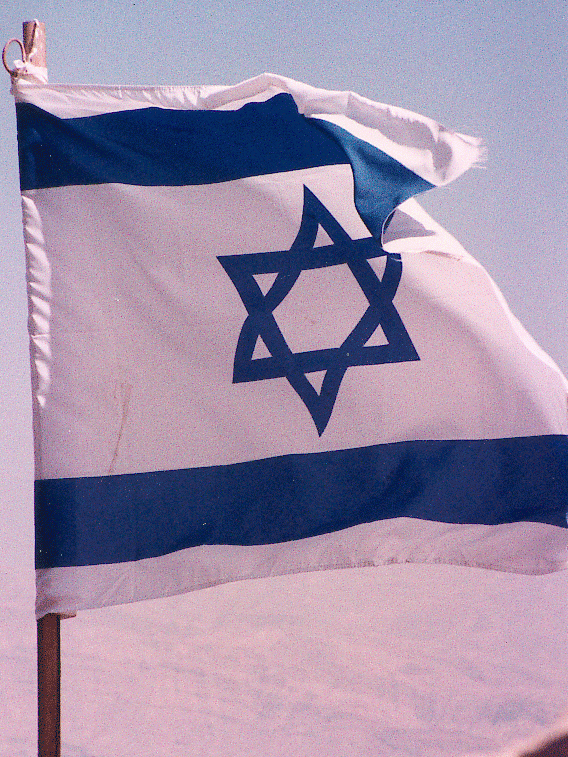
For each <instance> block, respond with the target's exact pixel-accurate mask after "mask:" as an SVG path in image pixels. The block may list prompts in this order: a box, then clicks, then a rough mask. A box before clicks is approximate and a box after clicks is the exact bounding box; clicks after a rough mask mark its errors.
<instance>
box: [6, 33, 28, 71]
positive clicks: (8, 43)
mask: <svg viewBox="0 0 568 757" xmlns="http://www.w3.org/2000/svg"><path fill="white" fill-rule="evenodd" d="M13 42H15V43H16V44H17V45H19V46H20V50H21V51H22V61H23V62H24V63H25V62H26V60H27V55H26V51H25V48H24V44H23V42H21V41H20V40H19V39H17V38H16V37H12V39H9V40H8V41H7V42H6V44H5V45H4V49H3V50H2V63H3V64H4V68H5V69H6V71H7V72H8V73H9V74H10V76H11V77H12V78H15V77H16V76H17V75H18V69H17V68H10V67H9V66H8V64H7V62H6V53H7V52H8V48H9V47H10V45H11V44H12V43H13Z"/></svg>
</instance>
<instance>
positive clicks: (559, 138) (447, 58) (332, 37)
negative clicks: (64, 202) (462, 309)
mask: <svg viewBox="0 0 568 757" xmlns="http://www.w3.org/2000/svg"><path fill="white" fill-rule="evenodd" d="M567 16H568V3H566V2H565V0H540V2H538V3H537V2H534V0H515V2H513V3H511V2H510V0H507V2H505V0H463V1H462V2H460V0H452V2H447V1H446V0H398V2H397V1H396V0H395V1H394V2H388V3H387V2H384V1H383V0H374V1H373V2H360V0H350V1H349V2H331V1H329V0H306V1H305V2H304V3H302V4H293V3H290V2H289V0H286V2H284V0H240V1H239V0H230V1H229V0H217V1H216V2H212V1H211V0H202V2H201V3H199V4H197V3H188V2H186V1H185V0H176V2H175V3H174V2H164V0H152V2H150V1H149V0H128V1H127V2H125V1H122V0H121V1H120V2H119V1H118V0H115V1H114V2H112V1H111V0H81V1H80V2H79V1H78V0H70V1H67V2H63V3H62V2H57V3H55V2H51V0H38V2H36V3H27V2H25V1H24V0H18V2H16V1H15V0H4V1H3V3H2V9H1V10H0V21H1V23H0V31H1V33H2V34H1V35H0V38H2V41H5V40H7V39H8V38H10V37H13V36H18V37H20V36H21V22H22V21H23V20H26V19H31V18H34V17H36V18H39V19H40V20H41V21H44V22H45V23H46V26H47V49H48V68H49V75H50V80H51V81H52V82H64V83H73V82H80V83H92V84H115V83H117V84H147V83H149V84H167V83H173V84H209V83H211V84H231V83H235V82H237V81H240V80H242V79H245V78H249V77H251V76H254V75H256V74H258V73H261V72H263V71H273V72H275V73H280V74H283V75H286V76H289V77H292V78H295V79H299V80H302V81H305V82H307V83H310V84H313V85H316V86H321V87H325V88H329V89H351V90H355V91H357V92H359V93H360V94H363V95H365V96H367V97H370V98H372V99H375V100H379V101H382V102H388V103H392V104H395V105H400V106H403V107H406V108H409V109H411V110H415V111H417V112H420V113H423V114H425V115H428V116H431V117H433V118H435V119H437V120H438V121H440V122H441V123H443V124H445V125H447V126H450V127H453V128H455V129H456V130H458V131H461V132H464V133H466V134H471V135H474V136H480V137H482V138H483V139H484V140H485V142H486V144H487V148H488V160H487V164H486V167H485V168H482V169H472V170H471V171H470V172H469V173H468V174H467V175H466V176H464V177H463V178H461V179H460V180H458V181H457V182H455V183H454V184H452V185H450V186H449V187H446V188H443V189H437V190H432V191H431V192H430V193H429V194H427V195H423V196H422V198H421V202H422V203H423V204H424V205H425V206H426V208H427V209H428V210H429V212H431V213H432V215H433V216H434V217H435V218H436V219H437V220H438V221H440V222H441V223H442V224H443V225H445V226H446V228H447V229H448V230H449V231H451V232H452V233H453V234H454V235H455V236H456V237H457V238H458V239H459V240H460V241H461V242H462V244H463V245H464V246H465V247H466V248H467V249H468V250H469V251H470V252H471V253H472V254H473V255H474V256H475V257H477V258H478V259H479V260H480V261H481V262H482V263H483V264H484V265H485V266H486V267H487V268H488V270H489V272H490V273H491V274H492V275H493V277H494V278H495V280H496V281H497V283H498V284H499V286H500V287H501V289H502V290H503V292H504V293H505V296H506V297H507V299H508V301H509V303H510V305H511V308H512V310H513V312H514V313H515V314H516V315H517V316H518V317H519V318H520V319H521V321H522V322H523V323H524V324H525V326H526V327H527V328H528V330H529V331H530V332H531V333H532V335H533V336H534V337H535V338H536V339H537V341H538V342H539V343H540V344H541V345H542V346H543V347H544V348H545V349H546V350H547V351H548V352H549V353H550V354H551V356H552V357H553V358H554V359H555V360H556V361H557V362H558V363H559V365H560V366H561V368H562V369H563V370H564V372H568V336H567V333H566V331H567V329H566V327H567V318H566V302H567V298H566V281H567V278H568V258H567V255H566V252H567V250H566V240H567V232H566V229H567V220H568V219H567V202H566V197H567V194H566V175H567V169H568V165H567V163H568V161H567V156H568V147H567V127H566V124H567V123H568V109H567V100H566V83H567V82H566V64H567V62H568V60H567V58H568V56H567V54H566V53H567V40H568V23H567V20H568V19H567ZM11 49H12V50H14V55H13V56H12V57H16V54H15V48H11ZM3 81H4V93H3V95H2V96H1V97H0V108H1V116H0V126H1V133H0V144H1V150H2V153H1V166H2V176H3V184H2V189H3V191H2V193H1V195H0V216H1V221H0V240H1V245H2V253H1V255H0V271H1V274H0V275H1V280H2V296H1V297H0V313H1V319H2V330H1V332H0V333H1V335H2V356H3V359H2V371H1V372H0V396H1V404H0V418H1V437H0V445H1V446H0V501H1V503H2V505H1V508H0V540H1V541H0V543H1V545H2V546H1V549H0V561H1V562H4V563H7V564H10V563H12V564H13V562H14V561H16V563H17V564H18V565H20V566H31V562H32V550H31V545H32V499H31V496H32V456H31V450H32V445H31V428H30V400H29V379H28V353H27V335H26V315H27V306H26V298H25V286H24V256H23V244H22V233H21V220H20V208H19V194H18V176H17V154H16V142H15V119H14V109H13V101H12V98H11V96H10V94H9V84H10V82H9V77H8V75H7V74H6V75H5V77H4V80H3ZM480 318H483V313H480Z"/></svg>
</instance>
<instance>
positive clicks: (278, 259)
mask: <svg viewBox="0 0 568 757" xmlns="http://www.w3.org/2000/svg"><path fill="white" fill-rule="evenodd" d="M319 226H321V227H322V228H323V229H324V230H325V231H326V232H327V234H328V236H329V238H330V239H331V241H332V243H333V244H330V245H325V246H323V247H314V243H315V240H316V236H317V232H318V227H319ZM381 256H386V266H385V270H384V273H383V276H382V278H379V277H378V276H377V274H376V273H375V271H374V270H373V268H372V266H371V265H370V264H369V262H368V261H369V259H371V258H377V257H381ZM218 260H219V262H220V263H221V265H222V266H223V268H224V269H225V271H226V272H227V274H228V276H229V277H230V279H231V281H232V282H233V284H234V285H235V287H236V289H237V291H238V293H239V295H240V296H241V299H242V301H243V304H244V306H245V308H246V309H247V313H248V315H247V317H246V319H245V322H244V323H243V327H242V329H241V333H240V335H239V338H238V342H237V347H236V351H235V360H234V367H233V383H235V384H236V383H241V382H246V381H265V380H267V379H272V378H286V379H287V380H288V381H289V383H290V385H291V387H292V388H293V389H294V391H295V392H296V393H297V394H298V396H299V397H300V399H301V400H302V402H303V403H304V405H305V406H306V408H307V410H308V412H309V413H310V415H311V417H312V420H313V422H314V424H315V426H316V429H317V431H318V434H319V435H320V436H321V435H322V434H323V432H324V431H325V428H326V426H327V424H328V422H329V419H330V418H331V414H332V412H333V407H334V405H335V401H336V399H337V395H338V393H339V388H340V385H341V382H342V380H343V377H344V375H345V372H346V371H347V369H348V368H351V367H352V366H356V365H357V366H363V365H380V364H383V363H402V362H406V361H411V360H419V359H420V358H419V357H418V353H417V352H416V350H415V349H414V345H413V344H412V341H411V339H410V336H409V335H408V332H407V331H406V329H405V327H404V324H403V322H402V320H401V319H400V316H399V314H398V312H397V311H396V308H395V306H394V304H393V299H394V296H395V294H396V290H397V288H398V285H399V282H400V277H401V275H402V261H401V259H400V255H398V254H393V253H388V252H386V251H385V250H383V248H382V247H381V244H380V242H378V241H377V240H376V239H374V238H373V237H365V238H363V239H351V237H350V236H349V235H348V234H347V232H346V231H345V230H344V229H343V228H342V226H341V225H340V224H339V223H338V222H337V221H336V219H335V218H334V217H333V216H332V215H331V213H330V212H329V211H328V210H327V208H325V207H324V205H323V204H322V203H321V202H320V201H319V200H318V198H317V197H316V196H315V195H314V194H313V193H312V192H311V191H310V190H309V189H308V188H307V187H304V208H303V213H302V220H301V223H300V229H299V231H298V234H297V236H296V239H295V240H294V242H293V243H292V246H291V247H290V249H289V250H286V251H284V252H261V253H253V254H249V255H246V254H245V255H223V256H219V258H218ZM342 264H343V265H347V266H348V267H349V270H350V271H351V273H352V274H353V276H354V277H355V280H356V281H357V283H358V284H359V286H360V287H361V289H362V291H363V294H364V295H365V297H366V298H367V301H368V303H369V306H368V308H367V309H366V310H365V312H364V313H363V315H362V317H361V319H360V321H359V322H358V323H357V325H356V326H355V328H354V329H353V330H352V331H351V333H350V334H349V336H348V337H347V339H345V341H344V342H343V344H341V345H340V346H339V347H335V348H330V349H321V350H310V351H308V352H297V353H294V352H292V351H291V349H290V347H289V346H288V344H287V342H286V340H285V338H284V336H283V335H282V332H281V331H280V328H279V327H278V324H277V323H276V320H275V318H274V310H275V309H276V308H277V307H278V305H280V303H281V302H282V301H283V300H284V298H285V297H286V296H287V295H288V294H289V292H290V290H291V289H292V287H293V286H294V284H295V283H296V281H297V280H298V277H299V276H300V274H301V272H302V271H308V270H313V269H316V268H324V267H327V266H334V265H342ZM261 273H276V274H277V276H276V279H275V280H274V283H273V284H272V286H271V287H270V289H269V290H268V292H266V294H263V292H262V290H261V288H260V287H259V285H258V283H257V282H256V281H255V278H254V277H255V275H257V274H261ZM378 326H381V328H382V330H383V332H384V335H385V337H386V339H387V344H382V345H379V346H366V342H367V341H368V340H369V339H370V337H371V336H372V335H373V333H374V332H375V330H376V329H377V328H378ZM259 338H260V339H262V341H263V342H264V344H265V345H266V347H267V349H268V351H269V352H270V357H262V358H254V359H253V352H254V349H255V346H256V343H257V340H258V339H259ZM315 371H325V376H324V379H323V383H322V385H321V389H320V392H319V393H318V392H317V391H316V390H315V389H314V387H313V386H312V384H311V383H310V381H309V380H308V379H307V377H306V374H307V373H312V372H315Z"/></svg>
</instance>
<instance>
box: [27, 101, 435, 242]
mask: <svg viewBox="0 0 568 757" xmlns="http://www.w3.org/2000/svg"><path fill="white" fill-rule="evenodd" d="M16 110H17V119H18V146H19V160H20V186H21V189H22V191H23V190H26V189H40V188H47V187H61V186H75V185H82V184H108V183H114V182H116V183H119V184H137V185H141V186H185V185H195V184H212V183H218V182H222V181H231V180H234V179H242V178H245V177H248V176H261V175H265V174H271V173H281V172H286V171H294V170H298V169H303V168H314V167H317V166H329V165H342V164H350V165H351V167H352V169H353V177H354V184H355V191H354V201H355V206H356V208H357V211H358V212H359V214H360V216H361V218H362V219H363V221H364V222H365V224H366V225H367V228H368V229H369V231H370V232H371V234H372V235H373V236H374V237H375V238H376V239H380V238H381V232H382V229H383V225H384V223H385V221H386V220H387V218H388V217H389V215H390V214H391V213H392V211H393V210H394V209H395V208H396V207H397V205H399V204H400V203H401V202H403V201H404V200H406V199H407V198H409V197H411V196H412V195H415V194H417V193H419V192H424V191H425V190H427V189H430V188H431V187H432V186H433V185H432V184H431V183H430V182H428V181H426V180H425V179H422V178H420V177H419V176H417V175H416V174H415V173H414V172H413V171H410V170H409V169H408V168H406V167H405V166H403V165H402V164H401V163H399V162H398V161H397V160H395V159H394V158H392V157H390V156H389V155H387V154H386V153H384V152H382V151H381V150H379V149H377V148H376V147H373V145H371V144H369V143H368V142H365V141H364V140H361V139H358V138H357V137H355V136H353V134H351V133H350V132H348V131H346V130H345V129H342V128H340V127H339V126H336V125H335V124H332V123H328V122H327V121H322V120H319V119H310V118H306V117H304V116H302V115H300V113H299V112H298V108H297V106H296V103H295V101H294V99H293V97H292V96H291V95H288V94H284V93H283V94H279V95H275V96H274V97H272V98H271V99H270V100H267V101H266V102H261V103H248V104H246V105H244V106H243V107H242V108H240V109H238V110H234V111H203V110H168V109H165V108H143V109H140V110H127V111H119V112H116V113H104V114H101V115H97V116H85V117H82V118H58V117H57V116H54V115H52V114H51V113H47V112H46V111H44V110H41V109H40V108H38V107H36V106H35V105H30V104H27V103H18V104H17V105H16Z"/></svg>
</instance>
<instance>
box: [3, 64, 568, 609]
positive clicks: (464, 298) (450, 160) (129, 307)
mask: <svg viewBox="0 0 568 757" xmlns="http://www.w3.org/2000/svg"><path fill="white" fill-rule="evenodd" d="M14 94H15V96H16V108H17V118H18V142H19V157H20V177H21V187H22V203H23V215H24V235H25V241H26V252H27V261H28V269H27V270H28V293H29V302H30V319H29V331H30V344H31V360H32V388H33V408H34V438H35V460H36V479H37V480H36V494H35V501H36V565H37V586H38V601H37V613H38V616H41V615H43V614H45V613H47V612H59V613H63V614H70V613H74V612H76V611H77V610H79V609H83V608H89V607H102V606H105V605H111V604H117V603H121V602H130V601H136V600H139V599H145V598H152V597H159V596H165V595H170V594H176V593H181V592H184V591H190V590H193V589H197V588H201V587H205V586H211V585H215V584H218V583H222V582H226V581H234V580H241V579H245V578H258V577H263V576H270V575H279V574H283V573H290V572H300V571H309V570H319V569H327V568H339V567H355V566H361V565H385V564H389V563H400V562H445V563H451V564H456V565H470V566H477V567H484V568H492V569H498V570H506V571H516V572H526V573H544V572H549V571H553V570H558V569H561V568H564V567H566V560H567V557H568V555H567V547H568V529H567V527H566V526H567V523H566V510H567V503H568V480H567V476H566V470H567V462H568V440H567V433H568V414H567V396H568V395H567V386H568V385H567V382H566V380H565V379H564V377H563V376H562V375H561V373H560V372H559V370H558V369H557V368H556V366H555V365H554V363H553V362H552V360H551V359H550V358H549V357H548V356H547V355H546V354H545V353H544V352H542V350H540V348H539V347H538V346H537V345H536V344H535V343H534V341H533V340H532V339H531V338H530V336H529V335H528V334H527V333H526V332H525V331H524V329H523V327H522V326H521V325H520V324H519V323H518V321H516V319H515V318H514V317H513V316H512V314H511V313H510V311H509V310H508V308H507V306H506V304H505V302H504V300H503V298H502V295H501V294H500V292H499V290H498V289H497V287H496V286H495V284H494V283H493V282H492V281H491V279H490V278H489V276H488V275H487V273H486V272H485V271H484V270H483V268H482V267H481V266H480V265H479V264H478V263H477V262H476V261H475V260H474V259H473V258H472V257H471V256H470V255H468V253H466V252H465V250H464V249H463V248H462V247H461V246H460V245H459V243H458V242H457V241H456V240H455V239H453V238H452V237H451V235H449V234H448V233H447V232H446V231H444V230H443V229H442V228H441V227H440V226H439V225H438V224H436V223H435V222H434V221H433V220H432V219H431V218H430V217H429V216H428V215H427V214H426V213H425V212H424V211H423V210H422V208H421V207H420V206H419V205H418V203H417V202H416V200H414V199H413V196H414V195H416V194H418V193H421V192H423V191H426V190H428V189H431V188H433V187H436V186H441V185H443V184H445V183H447V182H449V181H451V180H453V179H454V178H456V177H457V176H459V175H460V174H461V173H463V172H464V171H466V170H467V169H468V168H470V167H471V166H472V165H474V164H475V163H476V162H478V161H479V160H481V159H483V148H482V146H481V145H480V143H479V141H478V140H475V139H472V138H470V137H467V136H464V135H461V134H456V133H454V132H451V131H450V130H447V129H445V128H443V127H442V126H440V125H438V124H436V123H435V122H434V121H432V120H431V119H428V118H425V117H423V116H419V115H417V114H413V113H410V112H408V111H404V110H402V109H399V108H394V107H392V106H387V105H382V104H380V103H374V102H372V101H370V100H367V99H365V98H362V97H360V96H358V95H355V94H353V93H345V92H327V91H325V90H321V89H316V88H313V87H309V86H308V85H305V84H301V83H298V82H294V81H292V80H289V79H286V78H284V77H280V76H276V75H273V74H263V75H262V76H259V77H256V78H255V79H251V80H248V81H246V82H243V83H241V84H238V85H235V86H231V87H84V86H83V87H82V86H66V85H41V84H34V83H31V82H29V81H25V79H21V80H18V81H16V83H15V84H14Z"/></svg>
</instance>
